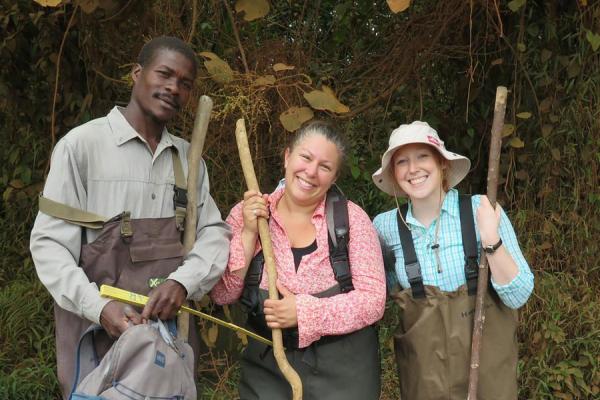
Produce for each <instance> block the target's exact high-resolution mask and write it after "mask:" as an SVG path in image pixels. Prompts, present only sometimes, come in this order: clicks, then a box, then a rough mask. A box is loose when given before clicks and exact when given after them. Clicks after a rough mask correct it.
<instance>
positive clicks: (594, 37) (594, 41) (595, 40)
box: [585, 30, 600, 51]
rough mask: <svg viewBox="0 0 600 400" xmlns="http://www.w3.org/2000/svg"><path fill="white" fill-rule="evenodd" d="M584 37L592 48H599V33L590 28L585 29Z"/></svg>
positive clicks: (595, 49) (596, 49)
mask: <svg viewBox="0 0 600 400" xmlns="http://www.w3.org/2000/svg"><path fill="white" fill-rule="evenodd" d="M585 38H586V39H587V41H588V42H589V43H590V44H591V45H592V50H594V51H598V49H599V48H600V35H599V34H597V33H594V32H592V31H590V30H587V32H586V33H585Z"/></svg>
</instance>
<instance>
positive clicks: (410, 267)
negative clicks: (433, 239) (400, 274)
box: [396, 204, 425, 299]
mask: <svg viewBox="0 0 600 400" xmlns="http://www.w3.org/2000/svg"><path fill="white" fill-rule="evenodd" d="M400 212H401V213H402V216H401V215H400ZM407 213H408V204H404V205H402V207H401V208H400V211H399V212H398V213H397V214H396V222H397V223H398V233H399V234H400V243H401V244H402V253H403V254H404V269H405V271H406V276H407V277H408V283H409V284H410V288H411V289H412V295H413V298H415V299H422V298H425V287H424V286H423V275H422V274H421V264H419V259H418V258H417V253H416V252H415V245H414V243H413V238H412V234H411V233H410V230H408V227H407V226H406V225H405V224H404V221H402V217H404V220H406V214H407Z"/></svg>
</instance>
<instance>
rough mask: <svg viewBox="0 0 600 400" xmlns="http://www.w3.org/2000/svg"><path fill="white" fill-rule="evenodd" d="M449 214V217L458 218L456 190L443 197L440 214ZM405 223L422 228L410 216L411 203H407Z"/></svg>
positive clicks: (449, 191) (451, 190)
mask: <svg viewBox="0 0 600 400" xmlns="http://www.w3.org/2000/svg"><path fill="white" fill-rule="evenodd" d="M446 213H447V214H449V215H450V216H451V217H458V216H459V209H458V190H456V189H450V190H448V192H447V193H446V196H444V201H443V202H442V210H441V214H442V215H443V214H446ZM406 223H408V224H411V225H415V226H423V224H421V223H420V222H419V221H418V220H417V219H416V218H415V217H413V215H412V203H410V202H409V203H408V211H407V213H406Z"/></svg>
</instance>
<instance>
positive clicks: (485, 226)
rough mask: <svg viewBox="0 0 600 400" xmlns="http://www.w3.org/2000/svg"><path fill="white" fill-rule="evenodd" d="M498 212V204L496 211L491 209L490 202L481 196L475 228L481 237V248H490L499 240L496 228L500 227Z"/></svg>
mask: <svg viewBox="0 0 600 400" xmlns="http://www.w3.org/2000/svg"><path fill="white" fill-rule="evenodd" d="M500 210H501V207H500V205H499V204H496V209H495V210H494V208H493V207H492V204H491V203H490V200H489V199H488V197H487V196H486V195H481V202H480V203H479V207H478V208H477V226H478V227H479V235H480V236H481V244H482V245H483V246H491V245H494V244H496V243H498V241H499V240H500V235H499V234H498V227H499V226H500Z"/></svg>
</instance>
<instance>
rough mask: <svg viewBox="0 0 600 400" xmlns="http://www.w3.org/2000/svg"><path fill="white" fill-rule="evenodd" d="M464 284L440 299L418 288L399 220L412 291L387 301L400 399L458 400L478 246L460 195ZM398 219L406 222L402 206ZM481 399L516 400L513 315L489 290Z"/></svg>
mask: <svg viewBox="0 0 600 400" xmlns="http://www.w3.org/2000/svg"><path fill="white" fill-rule="evenodd" d="M459 201H460V216H461V217H460V219H461V231H462V238H463V249H464V252H465V278H466V281H467V284H466V285H463V286H461V287H460V288H458V289H457V290H456V291H453V292H444V291H442V290H440V289H439V288H436V287H432V286H425V285H423V277H422V275H421V268H420V265H419V262H418V260H417V257H416V253H415V249H414V244H413V240H412V235H411V233H410V231H409V230H408V228H407V227H406V226H405V225H404V223H403V222H402V221H401V220H400V215H398V216H397V222H398V230H399V233H400V240H401V243H402V251H403V253H404V260H405V268H406V273H407V276H408V279H409V283H410V285H411V288H407V289H404V290H403V291H402V292H400V293H398V294H395V295H392V297H393V298H394V300H395V302H396V303H397V304H398V305H399V308H400V313H401V315H400V326H399V327H398V329H397V331H396V333H395V335H394V348H395V353H396V364H397V366H398V377H399V381H400V393H401V398H402V400H434V399H435V400H442V399H443V400H464V399H466V397H467V389H468V377H469V363H470V355H471V354H470V353H471V334H472V331H473V313H474V310H475V296H474V295H475V293H476V291H477V265H478V264H477V241H476V236H475V228H474V222H473V212H472V208H471V199H470V196H460V200H459ZM402 212H403V214H404V215H406V212H407V206H405V207H403V209H402ZM484 304H485V309H486V310H485V313H486V314H485V315H486V317H485V330H484V333H483V342H482V343H483V346H482V353H481V365H480V367H479V369H480V378H479V385H478V399H479V400H492V399H494V400H514V399H516V398H517V357H518V354H517V352H518V345H517V336H516V330H517V311H516V310H512V309H510V308H508V307H507V306H505V305H504V304H503V303H502V301H501V300H500V299H499V297H498V296H497V294H496V293H495V292H494V291H493V290H490V291H488V294H487V296H486V298H485V303H484Z"/></svg>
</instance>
